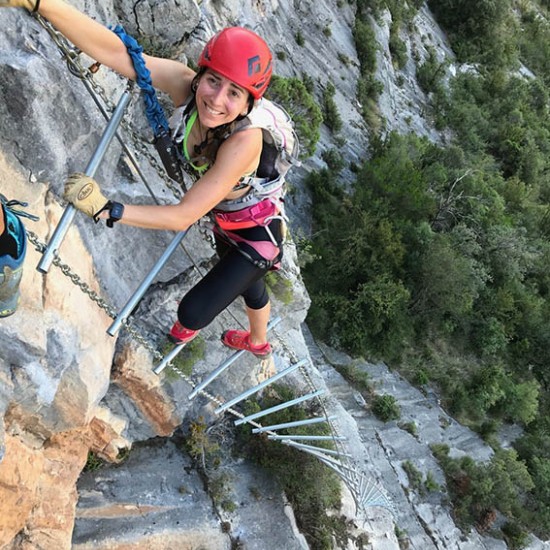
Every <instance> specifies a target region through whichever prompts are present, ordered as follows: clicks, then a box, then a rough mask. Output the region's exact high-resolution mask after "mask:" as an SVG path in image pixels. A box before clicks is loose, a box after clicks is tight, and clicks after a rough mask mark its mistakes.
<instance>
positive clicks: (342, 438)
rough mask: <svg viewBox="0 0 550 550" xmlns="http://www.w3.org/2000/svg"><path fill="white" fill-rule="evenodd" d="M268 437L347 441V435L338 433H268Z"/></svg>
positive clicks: (294, 439) (295, 439)
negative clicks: (337, 434) (338, 434)
mask: <svg viewBox="0 0 550 550" xmlns="http://www.w3.org/2000/svg"><path fill="white" fill-rule="evenodd" d="M267 439H274V440H281V441H282V440H285V439H292V440H293V441H300V440H304V441H306V440H309V441H347V439H348V438H347V437H343V436H336V435H334V436H333V435H298V434H288V435H268V436H267Z"/></svg>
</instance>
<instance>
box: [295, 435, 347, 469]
mask: <svg viewBox="0 0 550 550" xmlns="http://www.w3.org/2000/svg"><path fill="white" fill-rule="evenodd" d="M285 445H289V446H290V447H295V448H296V449H299V450H300V451H304V452H306V453H309V454H311V455H314V456H315V457H317V458H318V459H319V460H321V462H324V463H325V464H326V465H327V466H330V467H331V468H333V469H335V470H336V471H338V473H339V474H340V476H341V477H344V474H343V473H342V472H340V468H345V469H346V466H345V465H344V464H342V463H341V462H340V461H338V460H335V459H334V458H332V457H330V456H326V455H325V454H324V453H321V452H319V451H317V448H315V447H308V446H307V445H300V443H293V442H292V441H288V442H287V443H285ZM347 469H348V470H349V467H348V468H347Z"/></svg>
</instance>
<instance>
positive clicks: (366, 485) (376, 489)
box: [27, 14, 394, 513]
mask: <svg viewBox="0 0 550 550" xmlns="http://www.w3.org/2000/svg"><path fill="white" fill-rule="evenodd" d="M35 17H36V18H37V19H38V21H40V23H41V24H42V26H44V27H45V28H46V30H47V31H48V32H49V33H50V35H51V36H52V38H53V39H54V41H55V43H56V44H58V46H59V44H62V47H60V49H61V50H62V51H63V52H64V55H65V56H66V59H67V63H68V64H69V65H70V66H71V67H73V69H74V70H76V69H75V67H78V73H79V74H80V75H83V74H86V76H85V77H84V78H85V79H86V82H90V84H89V85H86V87H87V88H88V90H89V91H90V93H92V91H94V92H96V91H97V89H98V88H97V87H96V86H97V85H96V84H91V82H93V81H94V79H93V77H92V73H91V72H90V71H89V70H82V66H81V64H80V61H78V54H75V53H74V50H70V49H67V47H66V39H65V38H64V37H62V35H60V34H59V33H58V32H57V31H55V29H53V27H51V25H50V24H49V23H47V22H46V21H45V20H43V18H42V17H41V16H39V15H37V14H35ZM67 52H68V53H67ZM71 72H73V70H71ZM73 74H74V73H73ZM81 78H82V76H81ZM127 95H129V89H127V90H126V92H125V94H123V96H122V98H121V100H120V101H119V104H118V105H117V107H116V108H114V109H112V112H113V115H112V117H111V120H110V123H109V125H108V127H107V129H106V131H105V134H104V138H105V139H102V143H103V145H101V147H98V149H99V150H96V153H94V156H93V157H92V160H91V161H90V164H89V166H88V168H89V170H88V171H93V170H95V168H96V166H95V165H96V164H98V163H99V162H100V161H101V159H102V157H103V154H104V151H103V148H106V147H107V145H108V143H110V141H111V140H112V138H113V136H114V135H116V128H117V126H118V125H119V124H121V125H122V126H123V127H124V128H125V129H126V127H127V124H125V123H124V122H122V117H121V115H120V113H119V112H118V111H124V107H125V105H124V103H125V102H126V99H125V98H126V97H127ZM92 96H93V94H92ZM123 98H124V99H123ZM94 100H95V98H94ZM96 103H97V101H96ZM105 104H106V105H107V104H108V103H106V102H105ZM98 106H99V104H98ZM102 112H103V110H102ZM119 116H120V118H119ZM106 118H107V117H106ZM130 131H131V135H132V137H134V138H135V137H136V135H137V134H135V132H133V130H131V129H130ZM117 137H118V136H117ZM146 158H147V159H148V160H149V161H150V162H152V166H153V167H156V168H157V172H158V173H159V175H160V177H161V178H163V179H164V180H165V181H166V182H167V178H166V177H165V176H164V175H163V174H164V172H163V170H162V169H161V167H160V165H158V163H156V164H155V161H154V159H153V161H151V158H152V157H151V155H149V154H147V156H146ZM92 161H93V162H92ZM136 164H137V163H136ZM88 175H90V174H88ZM167 185H168V182H167ZM169 186H170V188H171V189H173V190H175V191H176V193H179V190H177V189H176V188H173V186H171V182H170V185H169ZM264 198H265V197H264ZM262 201H263V199H261V200H258V201H256V202H255V203H254V204H253V205H252V206H255V205H260V204H261V203H262ZM264 208H266V212H267V210H268V209H267V207H266V205H262V206H258V210H256V211H252V214H251V215H256V217H257V219H262V213H263V212H264V210H263V209H264ZM241 209H242V208H241ZM235 210H239V209H235ZM235 210H227V211H225V218H224V221H225V222H227V223H245V221H244V220H242V219H240V220H239V218H238V217H232V216H233V214H231V215H229V213H231V212H234V211H235ZM254 212H256V214H254ZM267 217H269V216H267ZM264 221H265V219H264ZM67 227H68V224H67ZM184 236H185V232H182V233H180V234H178V235H176V237H175V238H174V240H173V241H172V243H171V245H170V246H169V247H168V249H167V251H166V252H165V254H164V255H163V257H162V258H161V259H159V261H157V264H156V265H155V266H154V267H153V270H152V271H151V272H150V273H149V274H148V276H147V277H146V279H145V280H144V282H143V283H142V285H141V286H140V289H138V290H139V292H141V293H144V292H145V291H146V289H147V288H148V286H149V285H150V284H151V282H152V280H153V277H154V276H155V274H156V273H158V271H160V269H161V268H162V266H163V265H164V263H165V262H166V261H167V259H168V257H169V256H170V254H171V253H172V252H173V251H174V250H175V248H176V247H177V246H178V245H179V244H180V243H181V240H182V239H183V237H184ZM27 238H28V240H29V241H30V242H31V243H32V244H33V245H34V246H35V248H36V250H37V251H39V252H41V253H42V254H43V255H44V254H45V253H46V251H47V250H48V247H50V245H51V241H50V244H49V245H48V246H46V245H45V244H43V243H41V242H40V240H39V239H38V237H37V236H36V234H34V233H33V232H31V231H27ZM50 248H51V251H50V255H51V263H53V264H54V265H55V266H56V267H58V268H59V269H60V270H61V271H62V273H63V274H64V275H65V276H67V277H69V278H70V280H71V281H72V282H73V283H74V284H75V285H76V286H78V287H79V288H80V289H81V291H82V292H83V293H85V294H86V295H88V296H89V298H90V299H91V300H92V301H93V302H95V303H96V304H97V305H98V306H99V307H100V308H101V309H103V310H104V311H105V312H106V313H107V315H109V316H110V317H111V318H112V319H115V322H116V321H117V319H118V323H119V327H120V326H121V325H123V326H124V328H125V330H126V331H127V332H128V334H130V335H131V336H132V337H133V338H134V339H135V340H136V341H137V342H139V343H140V344H141V345H143V346H144V348H145V349H147V350H148V351H149V352H150V353H151V355H152V357H153V359H154V360H159V361H161V362H160V364H159V365H158V366H157V367H155V368H154V369H153V371H154V372H155V373H156V374H160V373H161V372H162V370H164V368H166V367H170V369H171V370H173V371H174V372H175V373H176V374H177V375H178V376H179V377H180V378H181V379H182V380H184V381H185V382H187V383H188V384H189V385H190V386H191V388H192V392H191V393H190V394H189V399H192V398H194V397H195V396H196V395H201V396H204V397H205V398H207V399H208V400H209V401H211V402H212V403H214V404H216V405H217V406H218V408H217V409H216V413H217V414H221V413H223V412H228V413H229V414H231V415H232V416H234V417H235V418H236V420H235V424H236V425H240V424H248V425H250V426H252V428H253V429H252V432H253V433H257V434H262V433H265V434H267V437H269V438H270V439H273V440H278V441H280V442H281V443H282V444H285V445H289V446H292V447H294V448H296V449H298V450H300V451H302V452H305V453H308V454H311V455H312V456H315V457H316V458H317V459H318V460H320V461H321V462H322V463H323V464H325V465H326V466H327V467H329V468H331V469H332V470H333V471H335V472H336V473H337V474H338V475H339V476H340V477H341V479H342V480H343V481H344V483H346V485H347V486H348V487H349V489H350V491H351V493H352V495H353V498H354V500H355V502H356V506H357V509H358V511H359V510H364V509H365V507H367V506H382V507H385V508H388V509H389V510H390V511H392V513H393V512H394V510H393V504H392V502H391V500H390V499H389V497H388V496H387V494H386V492H385V490H384V489H383V488H382V487H381V486H379V485H378V484H377V483H376V482H374V481H373V480H372V479H370V478H368V477H367V476H366V475H365V474H364V473H363V472H362V471H361V469H360V468H359V467H358V466H356V465H355V464H354V463H353V461H352V457H351V455H350V454H349V453H348V452H346V450H345V448H344V447H343V445H342V442H343V441H345V438H344V437H342V436H341V435H339V434H338V432H337V429H336V426H335V425H334V420H335V417H334V416H329V415H328V414H327V412H326V407H325V403H324V401H323V399H321V396H322V395H323V393H324V390H318V389H316V388H315V384H314V383H313V381H312V379H311V377H310V375H309V373H308V370H307V368H306V364H307V362H308V360H306V359H304V360H298V358H297V356H296V355H295V354H294V352H293V351H292V349H291V348H290V347H289V346H288V344H287V343H286V341H285V340H284V338H283V337H282V336H281V335H280V334H278V333H277V332H276V331H275V326H276V325H277V324H278V322H280V319H275V320H273V321H272V322H271V323H270V325H269V327H268V329H269V330H273V332H274V334H275V337H276V338H277V340H278V341H279V342H280V343H281V346H282V351H283V353H284V354H285V355H286V356H288V357H289V359H290V362H291V364H290V366H288V367H287V368H285V369H283V370H281V371H280V372H279V373H277V374H275V375H274V376H272V377H270V378H268V379H267V380H265V381H263V382H262V383H260V384H258V385H257V386H255V387H253V388H250V389H248V390H246V391H245V392H243V393H242V394H240V395H238V396H236V397H234V398H232V399H230V400H227V401H226V400H222V398H219V397H216V396H214V395H212V394H211V393H209V392H208V391H207V390H206V387H207V386H208V385H209V384H210V383H211V382H212V381H213V380H214V379H215V378H217V377H218V376H220V375H221V374H222V373H223V372H224V371H225V370H226V369H227V368H229V366H230V365H231V364H233V363H235V361H236V360H237V359H238V358H239V357H241V356H242V355H243V354H244V353H246V352H244V351H242V350H241V351H236V352H235V353H233V355H231V356H230V357H229V359H228V360H226V361H225V362H224V363H223V364H222V365H220V366H219V367H218V368H217V369H216V370H215V371H213V372H212V373H211V374H210V375H209V376H208V377H207V378H206V379H205V380H203V381H201V382H200V383H197V382H195V381H194V380H193V379H192V378H191V377H190V376H188V375H186V374H185V373H184V372H183V371H182V370H181V369H179V368H178V367H177V366H176V365H174V364H173V363H172V360H173V359H174V358H175V357H176V355H177V354H178V353H179V352H180V351H181V350H182V349H183V348H184V347H185V344H181V345H179V346H175V347H174V348H173V349H172V351H171V352H170V353H168V354H167V355H165V356H163V355H162V354H161V353H160V352H159V351H158V350H157V349H156V348H155V346H154V345H152V344H151V342H150V341H149V340H148V339H147V338H146V337H144V336H143V335H142V334H140V333H139V331H138V330H137V329H136V328H135V327H134V326H133V325H132V323H131V322H130V321H129V320H128V317H129V314H130V312H128V313H127V315H125V316H123V317H120V314H119V315H118V316H117V313H116V311H115V310H114V309H113V308H112V306H110V305H109V304H108V303H107V302H106V301H105V300H104V299H103V298H101V296H100V295H99V294H98V293H97V292H95V291H93V290H91V289H90V287H89V285H87V284H86V283H85V282H83V281H82V279H81V278H80V277H79V276H78V275H77V274H75V273H74V272H73V271H72V269H71V268H70V267H69V266H67V265H66V264H64V263H63V262H62V261H61V259H60V258H59V255H58V252H57V248H56V247H50ZM141 295H142V294H141ZM136 303H137V302H136ZM127 305H128V304H127ZM135 305H136V304H134V306H135ZM115 332H116V331H115ZM296 370H299V371H300V372H301V373H302V374H303V376H304V379H305V380H306V382H307V384H308V386H309V389H310V391H309V393H307V394H305V395H302V396H300V397H297V398H295V399H293V400H291V401H287V402H285V403H281V404H280V405H277V406H275V407H271V408H269V409H265V410H263V411H259V412H258V413H254V414H252V415H248V416H245V415H244V414H242V413H241V412H240V411H239V410H236V409H235V408H234V407H235V405H237V404H238V403H240V402H241V401H243V400H244V399H246V398H247V397H249V396H251V395H253V394H254V393H256V392H258V391H260V390H262V389H263V388H265V387H266V386H268V385H269V384H272V383H274V382H275V381H277V380H280V379H282V378H283V377H285V376H287V375H288V374H290V373H291V372H294V371H296ZM312 399H315V400H316V402H317V403H318V404H319V405H320V407H321V410H322V411H323V416H316V417H314V418H309V419H304V420H298V421H293V422H287V423H282V424H276V425H270V426H262V425H261V423H259V422H258V419H259V418H262V417H263V416H267V415H269V414H271V413H272V412H275V411H276V410H282V409H285V408H287V407H292V406H295V405H299V404H302V403H305V402H306V401H309V400H312ZM318 423H327V425H328V426H329V427H330V429H331V433H332V435H330V436H315V435H309V436H308V435H305V434H303V433H301V434H300V435H298V434H295V435H293V434H285V435H279V434H278V433H277V432H278V430H281V429H285V430H286V429H289V428H293V427H301V426H306V425H310V424H318ZM304 440H309V441H316V440H318V441H325V440H327V441H328V440H330V441H332V442H333V444H334V446H335V449H326V448H324V447H316V446H314V445H309V444H305V443H303V441H304Z"/></svg>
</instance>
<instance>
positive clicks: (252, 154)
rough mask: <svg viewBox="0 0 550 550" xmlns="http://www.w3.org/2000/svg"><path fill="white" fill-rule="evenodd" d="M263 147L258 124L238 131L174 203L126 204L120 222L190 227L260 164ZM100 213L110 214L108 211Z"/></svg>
mask: <svg viewBox="0 0 550 550" xmlns="http://www.w3.org/2000/svg"><path fill="white" fill-rule="evenodd" d="M261 150H262V131H261V129H259V128H253V129H250V130H246V131H242V132H237V133H236V134H234V135H233V136H231V137H230V138H229V139H228V140H227V141H225V142H224V143H223V144H222V146H221V147H220V149H219V151H218V154H217V156H216V163H215V164H214V166H212V168H210V169H209V170H208V172H206V174H204V176H202V177H201V178H200V179H199V180H198V181H197V182H196V183H195V185H193V187H192V188H191V189H190V190H189V191H188V192H187V193H186V194H185V196H184V197H183V199H182V200H181V201H180V202H179V203H178V204H175V205H162V206H154V205H151V206H139V205H125V207H124V215H123V217H122V219H121V220H120V223H123V224H126V225H133V226H136V227H144V228H149V229H166V230H174V231H184V230H187V229H188V228H189V227H190V226H191V225H192V224H193V223H195V222H196V221H197V220H198V219H200V218H201V217H202V216H204V215H205V214H207V213H208V212H209V211H210V210H212V208H214V206H216V205H217V204H218V203H219V202H220V201H222V200H223V199H224V198H225V197H226V196H227V195H228V194H229V192H230V191H231V189H233V187H234V186H235V184H236V183H237V182H238V181H239V179H240V178H241V177H242V176H243V174H246V173H249V172H250V171H251V170H253V169H254V167H255V166H257V164H258V160H259V157H260V153H261ZM101 217H108V214H107V213H105V214H103V215H102V216H101Z"/></svg>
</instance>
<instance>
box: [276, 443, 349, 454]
mask: <svg viewBox="0 0 550 550" xmlns="http://www.w3.org/2000/svg"><path fill="white" fill-rule="evenodd" d="M281 443H283V445H291V446H292V447H296V448H297V449H303V450H304V451H317V452H319V453H322V454H327V455H333V456H345V457H346V458H350V457H351V455H350V454H349V453H342V452H340V451H336V450H333V449H325V448H324V447H315V446H313V445H304V444H303V443H297V442H295V441H293V440H292V439H284V440H282V441H281Z"/></svg>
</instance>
